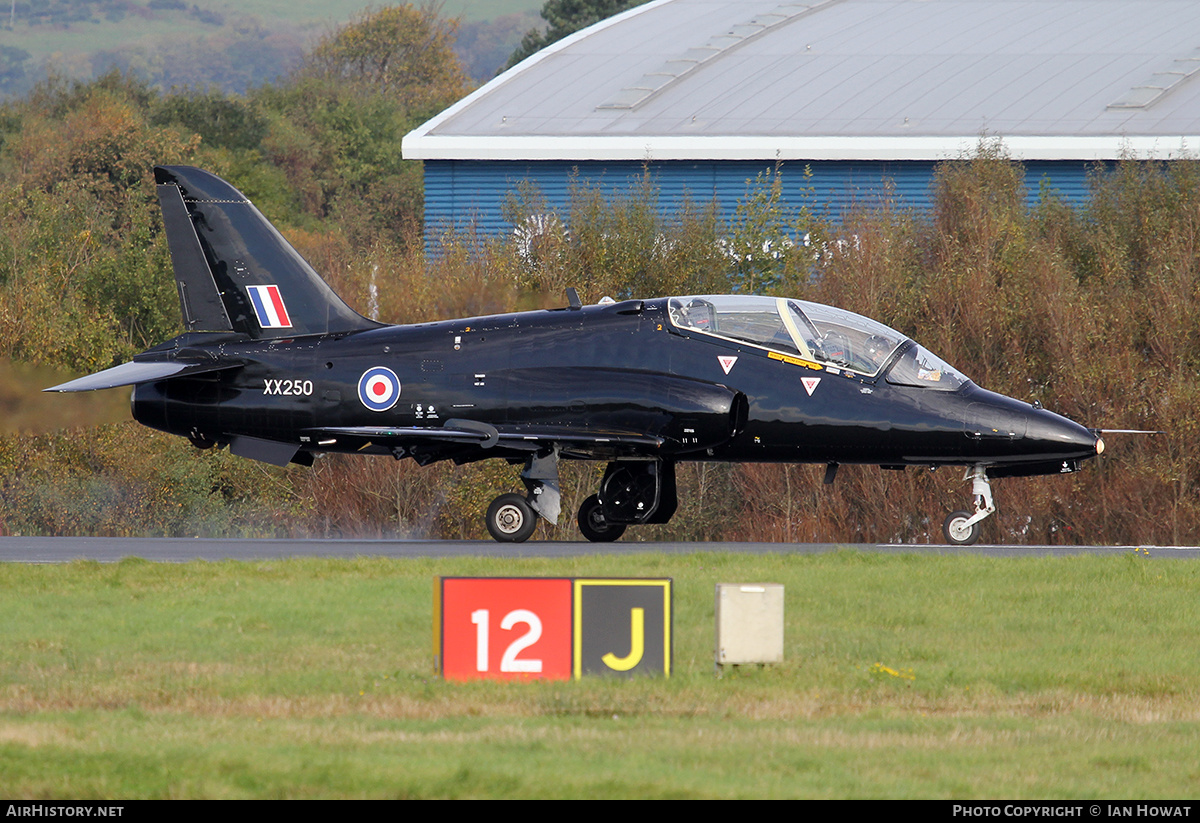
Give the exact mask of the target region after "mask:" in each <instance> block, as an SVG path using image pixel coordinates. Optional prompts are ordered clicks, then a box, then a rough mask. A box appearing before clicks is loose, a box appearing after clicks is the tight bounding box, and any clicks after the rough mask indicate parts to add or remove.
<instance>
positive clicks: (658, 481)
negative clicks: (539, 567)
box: [486, 452, 678, 543]
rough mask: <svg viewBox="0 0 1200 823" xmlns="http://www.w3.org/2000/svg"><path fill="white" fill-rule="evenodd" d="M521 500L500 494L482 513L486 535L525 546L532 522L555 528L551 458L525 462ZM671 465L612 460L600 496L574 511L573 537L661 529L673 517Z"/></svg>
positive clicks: (554, 462) (606, 538) (595, 538)
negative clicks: (641, 526)
mask: <svg viewBox="0 0 1200 823" xmlns="http://www.w3.org/2000/svg"><path fill="white" fill-rule="evenodd" d="M521 480H522V481H523V482H524V483H525V486H526V488H527V489H528V492H529V493H528V494H527V495H520V494H502V495H500V496H499V497H497V498H496V499H495V500H493V501H492V504H491V505H490V506H488V511H487V521H486V522H487V530H488V533H489V534H491V536H492V537H494V538H495V539H497V540H499V541H501V542H504V543H520V542H522V541H525V540H528V539H529V537H530V536H531V535H532V534H533V530H534V528H535V527H536V526H537V518H538V516H539V515H540V516H541V517H544V518H546V520H548V521H550V522H551V523H554V522H557V520H558V514H559V503H560V495H559V489H558V454H557V452H554V453H551V454H547V455H543V456H541V457H533V458H530V459H529V461H528V462H527V463H526V464H525V470H524V471H522V472H521ZM677 507H678V499H677V497H676V493H675V464H674V463H672V462H670V461H666V460H617V461H614V462H612V463H609V464H608V469H607V470H606V471H605V472H604V479H603V480H602V481H600V491H599V493H598V494H593V495H592V496H591V497H589V498H588V499H587V500H584V501H583V505H582V506H580V507H579V517H578V520H577V522H578V523H579V531H580V532H582V533H583V536H584V537H586V538H587V539H588V540H590V541H592V542H593V543H607V542H610V541H613V540H616V539H617V538H619V537H620V536H621V535H622V534H624V533H625V528H626V527H627V526H630V525H637V524H642V523H666V522H668V521H669V520H670V519H671V516H672V515H674V514H675V509H676V508H677Z"/></svg>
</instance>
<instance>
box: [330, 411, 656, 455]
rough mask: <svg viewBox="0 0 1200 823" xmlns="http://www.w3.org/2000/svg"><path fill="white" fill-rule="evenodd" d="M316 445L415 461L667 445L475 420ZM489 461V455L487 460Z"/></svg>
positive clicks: (360, 433) (381, 429)
mask: <svg viewBox="0 0 1200 823" xmlns="http://www.w3.org/2000/svg"><path fill="white" fill-rule="evenodd" d="M309 432H310V434H311V436H312V437H313V438H314V439H315V440H317V441H318V442H321V443H323V444H324V443H328V441H330V440H343V441H345V440H350V441H355V440H359V441H362V444H363V445H362V448H367V447H369V446H375V447H379V448H383V449H385V450H388V451H394V450H397V449H399V450H402V454H401V456H403V454H404V453H408V454H411V455H412V456H414V457H420V456H421V454H422V453H425V454H430V455H435V454H437V453H438V452H439V451H441V452H445V454H442V455H438V456H436V457H433V459H438V457H441V456H445V457H451V456H454V455H453V452H455V451H457V449H456V447H462V446H469V447H471V449H472V450H474V449H492V448H495V449H496V450H497V451H498V452H504V451H518V452H535V451H538V450H540V449H542V448H544V447H553V446H558V447H559V448H560V449H561V450H562V451H564V452H567V453H572V452H574V453H578V454H582V455H593V454H605V455H607V454H655V453H657V452H658V450H659V449H660V448H661V447H662V445H663V444H664V443H665V442H666V441H665V439H664V438H662V437H657V436H655V435H649V434H642V433H638V432H625V431H599V430H590V429H573V428H567V427H563V426H515V425H512V426H503V425H501V426H493V425H491V424H490V423H481V422H479V421H477V420H460V419H450V420H447V421H446V422H445V423H444V424H443V425H441V426H326V427H322V428H318V429H310V430H309ZM489 456H490V455H489Z"/></svg>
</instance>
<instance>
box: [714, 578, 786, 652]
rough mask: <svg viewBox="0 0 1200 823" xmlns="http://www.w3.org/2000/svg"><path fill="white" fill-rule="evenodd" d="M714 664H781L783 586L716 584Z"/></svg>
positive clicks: (769, 584) (778, 584) (780, 584)
mask: <svg viewBox="0 0 1200 823" xmlns="http://www.w3.org/2000/svg"><path fill="white" fill-rule="evenodd" d="M716 614H717V665H718V666H724V665H729V664H737V663H779V662H782V661H783V584H782V583H718V584H717V604H716Z"/></svg>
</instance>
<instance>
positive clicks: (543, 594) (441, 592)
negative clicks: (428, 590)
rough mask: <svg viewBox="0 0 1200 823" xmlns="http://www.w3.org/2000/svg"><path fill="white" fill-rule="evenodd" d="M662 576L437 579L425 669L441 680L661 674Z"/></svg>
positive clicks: (666, 597)
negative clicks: (429, 666) (430, 661)
mask: <svg viewBox="0 0 1200 823" xmlns="http://www.w3.org/2000/svg"><path fill="white" fill-rule="evenodd" d="M671 583H672V581H671V580H670V579H669V578H653V579H645V578H569V577H439V578H436V579H435V580H434V594H433V600H434V608H433V655H434V668H435V669H436V670H437V671H438V672H439V673H440V674H441V675H442V676H443V677H445V678H446V679H447V680H479V679H492V680H569V679H571V678H572V677H574V678H576V679H578V678H580V677H582V676H583V675H585V674H607V675H614V676H624V677H632V676H636V675H642V674H649V675H661V676H670V673H671V659H672V658H671V632H672V591H671Z"/></svg>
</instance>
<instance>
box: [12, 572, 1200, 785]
mask: <svg viewBox="0 0 1200 823" xmlns="http://www.w3.org/2000/svg"><path fill="white" fill-rule="evenodd" d="M437 575H531V576H545V575H551V576H560V575H561V576H577V575H622V576H629V575H634V576H669V577H672V578H673V579H674V580H675V610H676V615H675V635H676V650H675V669H676V673H675V676H674V677H672V678H671V679H669V680H650V679H643V680H635V681H626V680H616V679H599V678H594V679H588V680H585V681H580V682H568V683H470V684H456V683H446V682H443V681H441V680H439V679H437V678H435V677H434V676H432V673H431V641H430V620H431V590H432V585H431V582H432V580H433V578H434V577H435V576H437ZM746 581H771V582H778V583H783V584H784V585H785V587H786V609H787V614H786V621H787V622H786V637H787V641H786V656H787V659H786V662H785V663H783V664H781V665H777V666H772V667H766V668H759V667H743V668H740V669H732V670H729V671H727V672H726V673H725V674H724V676H722V677H719V678H718V677H716V676H715V674H714V668H713V652H712V646H713V587H714V584H715V583H717V582H746ZM0 592H3V596H2V598H0V627H3V628H2V629H0V631H2V633H3V634H2V636H3V644H2V646H0V796H3V797H8V798H47V799H49V798H57V799H65V798H119V799H129V798H184V797H205V798H316V797H321V798H328V797H381V798H388V797H411V798H540V797H551V798H552V797H570V798H578V797H639V798H640V797H655V798H659V797H661V798H667V797H687V798H707V797H713V798H740V797H807V798H845V797H863V798H882V797H889V798H900V797H925V798H963V799H968V798H1080V799H1092V798H1195V797H1196V796H1197V795H1198V794H1200V763H1198V762H1197V758H1196V752H1197V751H1200V699H1198V698H1200V654H1198V653H1197V650H1196V643H1195V633H1196V626H1197V623H1198V622H1200V621H1198V618H1200V566H1198V565H1196V564H1194V563H1190V562H1187V561H1174V560H1163V559H1157V558H1153V557H1146V556H1145V555H1144V554H1134V553H1132V552H1131V553H1130V554H1129V555H1128V556H1124V557H1115V558H1113V557H1087V556H1071V557H1056V558H1029V559H989V558H979V557H950V556H947V557H941V556H928V555H925V556H916V555H874V554H863V553H858V552H853V551H843V552H837V553H833V554H826V555H812V556H788V557H781V556H766V557H750V556H745V555H721V554H705V553H696V554H692V555H681V556H671V557H662V556H654V555H634V556H626V557H603V556H597V557H583V558H578V559H574V560H566V561H556V560H520V561H518V560H500V559H482V558H481V559H452V560H415V559H414V560H409V561H393V560H382V559H355V560H295V561H286V562H272V563H198V562H197V563H188V564H183V565H169V564H151V563H147V562H145V561H140V560H126V561H123V562H121V563H119V564H113V565H101V564H96V563H85V562H79V563H73V564H70V565H65V566H27V565H5V566H0Z"/></svg>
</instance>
